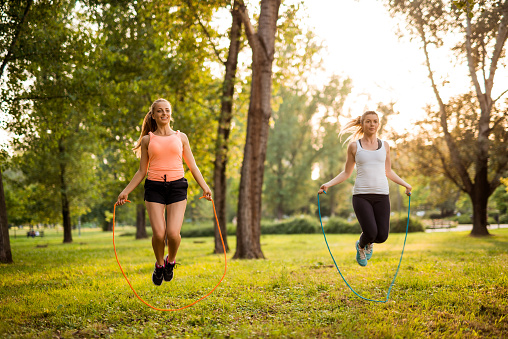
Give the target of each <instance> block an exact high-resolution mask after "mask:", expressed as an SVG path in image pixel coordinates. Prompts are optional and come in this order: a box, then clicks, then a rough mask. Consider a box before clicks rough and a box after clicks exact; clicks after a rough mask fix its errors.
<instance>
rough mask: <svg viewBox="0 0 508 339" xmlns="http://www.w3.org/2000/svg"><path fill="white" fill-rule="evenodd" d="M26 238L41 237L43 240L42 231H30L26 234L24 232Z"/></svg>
mask: <svg viewBox="0 0 508 339" xmlns="http://www.w3.org/2000/svg"><path fill="white" fill-rule="evenodd" d="M26 237H27V238H30V237H32V238H34V237H41V238H43V237H44V231H34V230H30V231H28V232H26Z"/></svg>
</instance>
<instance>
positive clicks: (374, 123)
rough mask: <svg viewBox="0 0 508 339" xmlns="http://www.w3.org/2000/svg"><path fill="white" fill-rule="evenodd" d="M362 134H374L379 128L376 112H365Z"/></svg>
mask: <svg viewBox="0 0 508 339" xmlns="http://www.w3.org/2000/svg"><path fill="white" fill-rule="evenodd" d="M362 127H363V132H364V134H370V135H372V134H375V133H376V132H377V129H378V128H379V118H378V116H377V114H367V115H366V116H365V118H364V119H363V126H362Z"/></svg>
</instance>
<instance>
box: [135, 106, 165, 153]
mask: <svg viewBox="0 0 508 339" xmlns="http://www.w3.org/2000/svg"><path fill="white" fill-rule="evenodd" d="M161 101H166V102H167V103H169V101H167V100H166V99H157V100H155V101H154V102H153V103H152V105H151V106H150V110H149V111H148V113H146V115H145V118H144V119H143V124H142V125H141V135H140V136H139V139H138V141H137V142H136V146H134V148H133V149H132V150H133V151H134V153H135V154H136V156H137V157H138V158H139V157H141V139H143V137H144V136H145V135H147V134H148V133H149V132H152V133H153V132H155V131H156V130H157V123H156V122H155V119H154V118H153V116H152V114H153V109H154V107H155V104H157V103H159V102H161ZM169 105H170V107H171V104H169ZM171 120H173V118H172V117H171Z"/></svg>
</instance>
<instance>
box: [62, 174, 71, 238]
mask: <svg viewBox="0 0 508 339" xmlns="http://www.w3.org/2000/svg"><path fill="white" fill-rule="evenodd" d="M62 185H64V182H63V180H62ZM65 189H66V188H65V186H62V218H63V229H64V240H63V242H64V243H69V242H72V225H71V211H70V205H69V198H68V197H67V192H66V191H65Z"/></svg>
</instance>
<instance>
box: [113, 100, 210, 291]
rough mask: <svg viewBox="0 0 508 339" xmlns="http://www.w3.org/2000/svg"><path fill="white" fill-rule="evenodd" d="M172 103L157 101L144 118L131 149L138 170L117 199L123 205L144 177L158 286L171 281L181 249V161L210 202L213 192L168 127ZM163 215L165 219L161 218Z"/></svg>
mask: <svg viewBox="0 0 508 339" xmlns="http://www.w3.org/2000/svg"><path fill="white" fill-rule="evenodd" d="M171 113H172V112H171V104H170V103H169V101H167V100H165V99H158V100H156V101H154V102H153V103H152V105H151V106H150V111H149V112H148V114H147V115H146V116H145V119H144V121H143V127H142V130H141V136H140V138H139V140H138V142H137V144H136V147H134V151H135V152H136V154H137V155H138V156H140V158H141V159H140V163H139V169H138V171H137V172H136V174H135V175H134V177H133V178H132V180H131V181H130V183H129V184H128V185H127V187H125V189H124V190H123V191H122V193H120V195H119V196H118V200H117V204H118V205H123V204H125V202H126V200H127V196H128V195H129V193H130V192H132V191H133V190H134V188H136V187H137V186H138V185H139V184H140V183H141V181H142V180H143V178H145V176H147V174H148V177H147V178H146V180H145V204H146V209H147V211H148V217H149V218H150V224H151V225H152V231H153V235H152V247H153V251H154V254H155V259H156V262H155V269H154V272H153V273H152V282H153V283H154V284H155V285H157V286H159V285H161V284H162V282H163V281H164V280H165V281H171V279H173V268H174V267H175V264H176V261H175V260H176V254H177V252H178V247H179V246H180V241H181V236H180V230H181V228H182V224H183V218H184V214H185V208H186V206H187V187H188V183H187V180H186V179H185V178H184V169H183V162H182V159H183V160H185V163H186V164H187V166H188V167H189V169H190V171H191V173H192V175H193V177H194V179H196V181H197V183H198V184H199V186H201V188H202V189H203V196H204V197H205V198H206V199H208V200H211V198H212V191H211V190H210V188H209V187H208V185H207V184H206V182H205V180H204V179H203V175H201V172H200V171H199V168H198V166H197V165H196V161H195V160H194V156H193V155H192V151H191V148H190V145H189V139H187V136H186V135H185V134H184V133H181V132H180V131H174V130H173V129H172V128H171V126H170V121H172V117H171ZM164 212H166V215H167V218H166V220H165V218H164ZM165 239H167V243H168V254H167V256H166V257H164V247H165V246H164V240H165Z"/></svg>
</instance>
